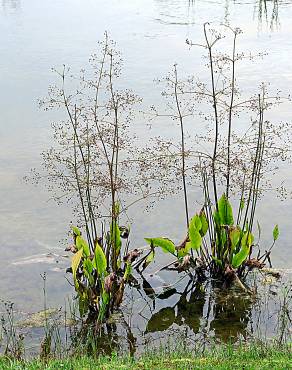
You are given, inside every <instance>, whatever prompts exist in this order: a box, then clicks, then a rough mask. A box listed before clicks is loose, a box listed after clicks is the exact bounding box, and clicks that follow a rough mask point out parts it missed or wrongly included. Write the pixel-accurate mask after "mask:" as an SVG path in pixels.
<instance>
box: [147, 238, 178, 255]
mask: <svg viewBox="0 0 292 370" xmlns="http://www.w3.org/2000/svg"><path fill="white" fill-rule="evenodd" d="M145 240H146V242H147V243H149V244H150V245H152V246H153V247H160V248H161V249H162V250H163V252H165V253H171V254H173V255H175V254H176V249H175V245H174V244H173V242H172V241H171V240H169V239H167V238H145Z"/></svg>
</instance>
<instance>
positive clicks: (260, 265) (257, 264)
mask: <svg viewBox="0 0 292 370" xmlns="http://www.w3.org/2000/svg"><path fill="white" fill-rule="evenodd" d="M245 264H246V266H248V267H250V268H258V269H262V268H263V267H264V266H265V264H264V262H261V261H259V260H258V259H256V258H251V259H249V260H248V261H246V263H245Z"/></svg>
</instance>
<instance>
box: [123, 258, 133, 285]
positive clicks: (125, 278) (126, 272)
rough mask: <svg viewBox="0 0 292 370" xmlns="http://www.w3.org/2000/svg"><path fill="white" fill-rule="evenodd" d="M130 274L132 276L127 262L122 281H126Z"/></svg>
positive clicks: (130, 266)
mask: <svg viewBox="0 0 292 370" xmlns="http://www.w3.org/2000/svg"><path fill="white" fill-rule="evenodd" d="M131 274H132V265H131V264H130V263H129V262H127V264H126V270H125V273H124V280H125V281H127V280H128V279H129V277H130V276H131Z"/></svg>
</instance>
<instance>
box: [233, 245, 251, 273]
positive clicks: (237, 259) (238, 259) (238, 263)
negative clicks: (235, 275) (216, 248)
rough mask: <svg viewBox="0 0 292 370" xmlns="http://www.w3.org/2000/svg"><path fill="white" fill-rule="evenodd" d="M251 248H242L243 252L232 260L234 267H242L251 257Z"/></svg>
mask: <svg viewBox="0 0 292 370" xmlns="http://www.w3.org/2000/svg"><path fill="white" fill-rule="evenodd" d="M249 250H250V248H249V247H247V246H244V247H242V248H241V250H240V251H239V252H238V253H236V254H235V255H234V256H233V258H232V267H234V268H238V267H240V266H241V265H242V263H243V262H244V261H245V260H246V258H247V257H248V255H249Z"/></svg>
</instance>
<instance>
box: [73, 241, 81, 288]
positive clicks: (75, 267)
mask: <svg viewBox="0 0 292 370" xmlns="http://www.w3.org/2000/svg"><path fill="white" fill-rule="evenodd" d="M82 254H83V249H82V248H81V249H80V250H79V251H78V252H77V253H75V254H74V256H73V258H72V261H71V268H72V274H73V279H74V282H75V286H76V287H77V288H78V286H79V284H78V281H77V279H76V273H77V270H78V267H79V265H80V261H81V258H82Z"/></svg>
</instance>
